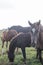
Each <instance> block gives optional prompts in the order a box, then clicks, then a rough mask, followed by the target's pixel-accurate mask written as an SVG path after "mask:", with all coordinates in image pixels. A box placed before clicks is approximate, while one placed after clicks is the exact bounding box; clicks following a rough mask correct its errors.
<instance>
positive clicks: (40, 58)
mask: <svg viewBox="0 0 43 65" xmlns="http://www.w3.org/2000/svg"><path fill="white" fill-rule="evenodd" d="M41 54H42V53H41V50H40V49H39V60H40V62H41V63H42V65H43V61H42V57H41Z"/></svg>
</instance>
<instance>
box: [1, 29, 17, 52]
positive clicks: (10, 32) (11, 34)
mask: <svg viewBox="0 0 43 65" xmlns="http://www.w3.org/2000/svg"><path fill="white" fill-rule="evenodd" d="M17 34H18V33H17V31H16V30H8V31H3V32H2V36H1V41H2V48H3V47H4V42H6V48H7V47H8V42H9V41H10V40H11V39H12V38H13V37H14V36H15V35H17ZM2 52H3V50H2Z"/></svg>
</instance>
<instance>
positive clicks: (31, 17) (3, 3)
mask: <svg viewBox="0 0 43 65" xmlns="http://www.w3.org/2000/svg"><path fill="white" fill-rule="evenodd" d="M39 20H41V24H42V25H43V0H0V29H4V28H8V27H11V26H13V25H21V26H24V27H26V26H29V24H28V21H30V22H32V23H34V22H37V21H39Z"/></svg>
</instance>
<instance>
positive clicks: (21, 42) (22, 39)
mask: <svg viewBox="0 0 43 65" xmlns="http://www.w3.org/2000/svg"><path fill="white" fill-rule="evenodd" d="M30 46H31V33H30V32H29V33H19V34H18V35H16V36H15V37H13V38H12V40H11V42H10V46H9V51H8V58H9V61H10V62H13V61H14V51H15V48H16V47H19V48H21V50H22V53H23V57H24V62H25V63H26V53H25V48H26V47H30Z"/></svg>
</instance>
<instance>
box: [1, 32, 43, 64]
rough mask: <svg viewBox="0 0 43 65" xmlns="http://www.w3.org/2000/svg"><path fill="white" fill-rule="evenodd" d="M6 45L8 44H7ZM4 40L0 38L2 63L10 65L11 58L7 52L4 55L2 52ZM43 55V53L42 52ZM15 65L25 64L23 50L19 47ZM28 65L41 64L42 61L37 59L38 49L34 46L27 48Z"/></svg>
mask: <svg viewBox="0 0 43 65" xmlns="http://www.w3.org/2000/svg"><path fill="white" fill-rule="evenodd" d="M1 33H2V32H1V31H0V36H1ZM5 45H6V44H5ZM5 45H4V50H5V51H6V50H7V49H6V47H5ZM1 46H2V42H1V39H0V65H2V64H3V65H9V60H8V55H7V53H5V54H4V55H2V54H1V50H2V47H1ZM42 56H43V53H42ZM13 65H24V63H23V56H22V51H21V49H20V48H19V51H18V53H17V54H16V52H15V60H14V64H13ZM26 65H41V63H40V61H39V60H38V59H36V49H35V48H33V47H30V48H26Z"/></svg>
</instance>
